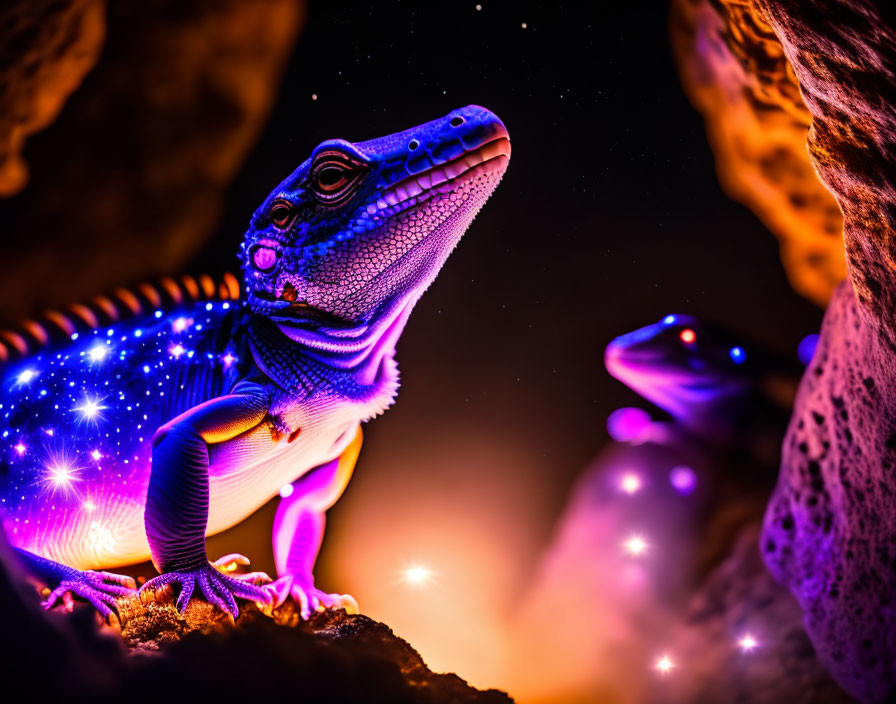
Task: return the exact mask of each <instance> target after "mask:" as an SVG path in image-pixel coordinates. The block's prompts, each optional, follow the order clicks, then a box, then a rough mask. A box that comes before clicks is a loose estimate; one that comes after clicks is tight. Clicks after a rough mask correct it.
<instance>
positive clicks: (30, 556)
mask: <svg viewBox="0 0 896 704" xmlns="http://www.w3.org/2000/svg"><path fill="white" fill-rule="evenodd" d="M13 550H14V551H15V553H16V554H17V555H18V556H19V558H20V559H21V560H22V562H23V563H24V564H25V567H26V569H27V570H28V572H29V573H30V574H32V575H33V576H34V577H36V578H37V579H39V580H40V581H42V582H43V583H44V584H46V585H47V586H48V587H50V588H51V589H52V591H51V592H50V595H49V596H48V597H47V600H46V601H45V602H44V603H43V607H44V608H45V609H51V608H53V606H55V604H56V602H57V601H58V600H59V599H62V600H63V603H65V605H66V607H67V608H68V609H71V606H72V602H71V597H70V595H71V594H74V595H75V596H79V597H81V598H82V599H86V600H87V601H89V602H90V603H91V605H93V608H95V609H96V610H97V611H98V612H99V613H100V615H101V616H102V617H103V618H104V619H106V620H109V618H110V617H111V616H112V614H113V612H116V611H117V610H118V603H117V601H116V600H117V599H118V598H119V597H123V596H129V595H131V594H133V593H134V592H135V587H136V584H135V583H134V580H133V579H132V578H131V577H127V576H124V575H120V574H113V573H111V572H95V571H93V570H83V571H82V570H77V569H75V568H74V567H69V566H68V565H63V564H60V563H58V562H54V561H53V560H49V559H47V558H45V557H41V556H40V555H35V554H34V553H31V552H28V551H27V550H22V549H20V548H13Z"/></svg>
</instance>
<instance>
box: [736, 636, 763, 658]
mask: <svg viewBox="0 0 896 704" xmlns="http://www.w3.org/2000/svg"><path fill="white" fill-rule="evenodd" d="M737 644H738V646H740V649H741V650H742V651H743V652H745V653H749V652H750V651H752V650H755V649H756V648H757V646H758V645H759V643H758V642H757V640H756V639H755V638H754V637H753V636H752V635H750V634H749V633H745V634H744V635H743V636H742V637H741V639H740V640H739V641H737Z"/></svg>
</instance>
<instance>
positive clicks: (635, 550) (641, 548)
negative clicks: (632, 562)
mask: <svg viewBox="0 0 896 704" xmlns="http://www.w3.org/2000/svg"><path fill="white" fill-rule="evenodd" d="M622 546H623V547H624V548H625V551H626V552H627V553H628V554H629V555H631V556H632V557H640V556H641V555H643V554H644V553H645V552H647V541H646V540H644V538H643V537H641V536H640V535H633V536H631V537H630V538H628V539H626V541H625V542H624V543H623V544H622Z"/></svg>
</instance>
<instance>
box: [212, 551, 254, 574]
mask: <svg viewBox="0 0 896 704" xmlns="http://www.w3.org/2000/svg"><path fill="white" fill-rule="evenodd" d="M248 564H249V558H248V557H246V556H245V555H240V554H239V553H238V552H232V553H230V554H229V555H225V556H224V557H219V558H218V559H217V560H215V561H214V562H212V567H214V568H215V569H217V570H218V571H220V572H233V571H234V570H236V568H237V567H238V566H239V565H243V566H244V567H245V566H247V565H248Z"/></svg>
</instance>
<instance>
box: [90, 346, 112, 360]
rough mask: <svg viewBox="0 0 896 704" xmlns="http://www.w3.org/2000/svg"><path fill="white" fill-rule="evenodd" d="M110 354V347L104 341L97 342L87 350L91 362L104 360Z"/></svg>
mask: <svg viewBox="0 0 896 704" xmlns="http://www.w3.org/2000/svg"><path fill="white" fill-rule="evenodd" d="M108 356H109V347H108V346H107V345H104V344H102V343H99V344H96V345H94V346H93V347H91V348H90V350H89V351H88V352H87V358H88V359H89V360H90V361H91V362H102V361H103V360H104V359H105V358H106V357H108Z"/></svg>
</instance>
